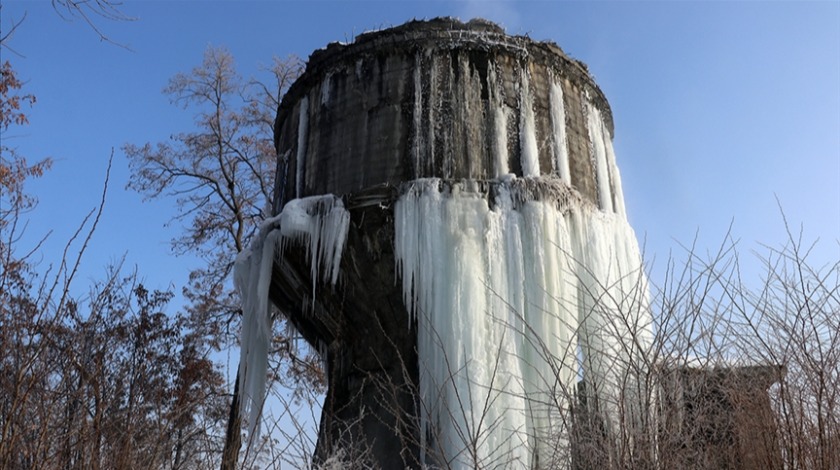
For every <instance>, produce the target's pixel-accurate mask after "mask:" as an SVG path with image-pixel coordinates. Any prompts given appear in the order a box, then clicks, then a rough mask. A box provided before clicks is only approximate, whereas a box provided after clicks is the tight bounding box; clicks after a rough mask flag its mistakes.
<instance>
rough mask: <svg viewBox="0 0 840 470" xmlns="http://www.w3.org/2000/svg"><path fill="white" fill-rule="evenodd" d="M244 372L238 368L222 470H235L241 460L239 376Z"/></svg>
mask: <svg viewBox="0 0 840 470" xmlns="http://www.w3.org/2000/svg"><path fill="white" fill-rule="evenodd" d="M241 372H242V371H241V370H240V369H239V366H237V367H236V383H234V385H233V400H231V402H230V414H229V415H228V426H227V433H226V434H225V449H224V451H223V452H222V466H221V470H235V469H236V462H237V460H239V448H240V447H241V445H242V431H241V429H242V417H241V416H240V414H239V408H240V407H239V374H240V373H241Z"/></svg>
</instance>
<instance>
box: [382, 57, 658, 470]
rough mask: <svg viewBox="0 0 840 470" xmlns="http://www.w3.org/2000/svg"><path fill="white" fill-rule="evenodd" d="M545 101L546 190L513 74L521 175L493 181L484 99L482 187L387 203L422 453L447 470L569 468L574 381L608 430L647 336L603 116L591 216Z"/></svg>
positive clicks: (498, 146)
mask: <svg viewBox="0 0 840 470" xmlns="http://www.w3.org/2000/svg"><path fill="white" fill-rule="evenodd" d="M490 73H491V82H492V80H493V79H494V77H493V75H492V73H493V71H492V68H491V69H490ZM549 98H550V105H551V114H550V116H551V120H552V131H553V134H554V135H553V136H552V138H553V142H552V144H553V148H552V150H553V154H554V162H553V165H554V170H555V174H556V175H557V176H559V178H556V177H548V176H539V162H538V159H537V146H536V142H535V140H534V136H535V134H534V123H533V112H532V110H531V98H530V92H529V89H528V77H527V76H526V75H525V74H523V76H522V82H521V88H520V103H521V105H520V106H521V111H520V112H521V115H520V129H519V133H520V135H519V141H520V154H521V162H522V172H523V176H526V177H528V178H525V179H520V178H515V177H512V176H511V175H506V174H500V173H498V172H499V171H500V170H502V169H506V168H507V162H506V160H507V146H506V141H505V139H506V137H507V134H506V132H505V131H506V127H505V126H506V118H505V116H504V114H503V113H504V107H503V106H502V105H501V102H500V100H498V99H497V97H494V96H493V94H492V91H491V96H490V102H491V106H493V107H492V108H491V109H492V110H493V112H494V113H495V115H494V127H495V131H496V138H497V141H496V142H494V143H493V147H494V159H495V162H496V169H497V170H496V172H497V179H496V180H495V181H494V182H490V183H489V185H488V184H486V183H485V184H479V183H478V182H475V181H469V180H467V181H461V182H452V181H444V180H440V179H434V178H431V179H420V180H415V181H413V182H410V183H408V184H407V185H406V189H405V190H404V192H403V194H402V196H401V197H400V198H399V200H398V201H397V203H396V204H395V206H394V226H395V238H394V247H395V254H396V261H397V271H398V275H399V276H400V278H401V280H402V287H403V300H404V302H405V305H406V307H407V309H408V311H409V312H410V313H411V315H412V316H413V317H414V318H416V320H417V324H418V356H419V361H420V364H419V370H420V384H419V387H420V395H421V404H422V407H423V411H422V413H421V416H420V419H421V439H422V441H423V442H422V445H421V448H422V449H424V452H425V449H429V450H431V451H434V452H436V453H438V454H442V457H443V458H444V459H445V460H446V461H447V462H449V463H450V465H453V468H472V466H474V465H475V464H476V463H478V461H480V462H482V464H483V465H486V466H488V467H490V468H494V467H496V466H498V465H501V464H502V463H505V464H506V465H508V466H509V465H510V464H512V463H514V462H516V463H517V464H516V466H518V467H520V468H533V466H534V465H539V466H540V467H542V466H545V465H546V464H547V463H548V462H555V463H556V462H565V463H563V464H561V466H563V465H568V462H569V449H568V439H567V436H568V432H569V431H570V429H569V422H570V421H569V419H570V417H569V416H568V409H569V406H570V405H571V403H569V402H568V400H569V397H572V396H574V395H575V390H576V389H575V386H576V384H577V382H578V381H579V380H580V379H581V378H582V379H584V380H585V381H586V383H587V386H588V388H589V390H591V391H592V393H594V394H595V395H597V400H598V402H599V404H598V406H599V409H601V411H602V412H603V415H604V417H605V419H606V423H605V424H606V425H607V426H610V423H612V424H617V423H618V422H619V420H622V419H625V418H627V415H626V413H625V414H622V413H623V411H622V410H625V409H626V408H627V406H625V405H629V404H630V402H629V400H631V399H632V397H631V396H630V395H629V393H628V389H632V388H634V386H633V384H632V377H631V375H632V374H630V371H632V370H638V367H639V362H640V361H642V359H643V351H644V349H645V348H646V347H647V342H648V341H649V339H650V325H651V322H650V313H649V308H648V307H649V306H648V291H647V283H646V278H645V276H644V273H643V270H642V262H641V255H640V252H639V248H638V243H637V241H636V237H635V234H634V232H633V230H632V229H631V227H630V226H629V224H628V223H627V221H626V215H625V212H624V202H623V194H622V193H621V182H620V177H619V174H618V169H617V166H616V164H615V155H614V153H613V148H612V142H611V139H610V136H609V133H608V131H607V129H606V127H605V125H604V121H603V118H602V116H601V114H600V112H599V111H598V110H597V108H596V107H594V106H592V105H591V104H589V105H587V108H586V111H587V117H588V119H587V130H588V133H589V138H590V144H591V148H592V151H593V166H594V170H595V177H596V181H597V197H598V207H596V206H595V205H594V204H592V203H589V202H586V201H584V200H583V199H582V197H581V196H580V195H579V194H578V193H577V192H576V191H575V190H573V189H571V186H570V170H569V161H568V150H567V148H566V137H565V112H564V108H563V94H562V88H561V87H560V85H559V84H558V83H556V82H554V83H552V85H551V88H550V95H549ZM503 122H504V123H505V124H504V125H503V124H502V123H503ZM581 375H582V377H581ZM590 399H594V398H590ZM623 400H624V403H622V401H623ZM423 458H424V459H425V454H424V457H423Z"/></svg>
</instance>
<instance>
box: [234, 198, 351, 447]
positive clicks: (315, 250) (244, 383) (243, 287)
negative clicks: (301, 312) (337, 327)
mask: <svg viewBox="0 0 840 470" xmlns="http://www.w3.org/2000/svg"><path fill="white" fill-rule="evenodd" d="M349 223H350V215H349V213H348V212H347V211H346V210H345V209H344V205H343V203H342V202H341V199H339V198H337V197H335V196H332V195H326V196H313V197H307V198H303V199H294V200H292V201H289V202H288V203H287V204H286V206H285V207H284V208H283V211H282V212H281V213H280V214H279V215H278V216H276V217H273V218H271V219H268V220H266V221H265V222H263V224H262V225H261V226H260V229H259V232H258V233H257V235H256V236H255V237H254V240H253V242H252V243H251V246H250V247H249V248H248V249H247V250H245V251H243V252H242V253H240V254H239V256H238V257H237V258H236V262H235V264H234V283H235V285H236V289H237V290H238V291H239V295H240V297H241V299H242V332H241V341H240V342H241V348H242V351H241V355H240V362H239V370H240V375H239V390H240V391H241V395H242V402H241V403H242V414H243V415H245V414H248V413H249V412H250V417H249V424H250V435H251V436H255V435H257V434H258V430H259V426H258V423H259V416H260V413H261V412H262V406H263V400H264V398H265V378H266V372H267V371H266V368H267V365H268V350H269V346H270V343H271V336H272V314H271V308H270V304H269V299H268V293H269V292H268V291H269V285H270V283H271V270H272V266H273V264H274V260H275V258H276V257H282V256H283V254H284V253H285V251H286V249H287V248H288V247H290V246H292V245H295V246H303V247H304V249H305V250H306V252H307V255H308V259H309V263H310V266H311V269H312V298H313V299H314V298H315V287H316V286H317V285H318V284H319V282H320V283H324V284H326V283H329V284H332V285H335V283H336V282H337V281H338V273H339V264H340V262H341V254H342V252H343V250H344V242H345V239H346V237H347V229H348V227H349Z"/></svg>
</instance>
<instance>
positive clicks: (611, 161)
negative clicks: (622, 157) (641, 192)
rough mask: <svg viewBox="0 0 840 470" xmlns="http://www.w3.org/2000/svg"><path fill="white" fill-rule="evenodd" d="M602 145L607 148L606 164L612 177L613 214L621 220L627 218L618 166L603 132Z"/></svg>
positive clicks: (611, 146) (608, 140) (610, 142)
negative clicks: (613, 194)
mask: <svg viewBox="0 0 840 470" xmlns="http://www.w3.org/2000/svg"><path fill="white" fill-rule="evenodd" d="M604 144H605V145H606V148H607V164H608V165H609V169H610V176H612V184H613V191H614V193H615V212H616V213H617V214H618V215H619V216H621V218H623V219H626V218H627V209H625V207H624V190H623V189H622V188H621V174H620V173H619V172H618V165H617V164H616V163H615V151H614V150H613V144H612V139H611V138H610V137H609V134H608V133H606V132H604Z"/></svg>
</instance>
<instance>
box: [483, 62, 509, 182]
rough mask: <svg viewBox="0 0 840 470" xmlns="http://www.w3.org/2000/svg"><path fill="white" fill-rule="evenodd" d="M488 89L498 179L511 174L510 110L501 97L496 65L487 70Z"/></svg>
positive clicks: (491, 65) (495, 169)
mask: <svg viewBox="0 0 840 470" xmlns="http://www.w3.org/2000/svg"><path fill="white" fill-rule="evenodd" d="M487 89H488V92H489V96H490V100H489V102H490V110H491V113H492V114H491V116H492V119H493V142H492V150H493V160H494V163H495V164H494V165H493V166H494V171H495V176H496V178H499V177H501V176H503V175H506V174H509V173H510V169H509V167H508V130H507V125H508V110H507V107H506V106H505V103H504V98H503V97H502V95H501V89H500V86H499V83H498V81H497V78H496V65H495V63H493V64H490V66H489V67H488V68H487Z"/></svg>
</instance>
